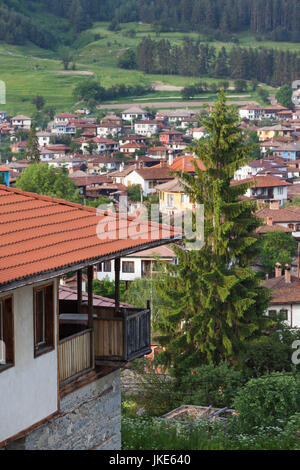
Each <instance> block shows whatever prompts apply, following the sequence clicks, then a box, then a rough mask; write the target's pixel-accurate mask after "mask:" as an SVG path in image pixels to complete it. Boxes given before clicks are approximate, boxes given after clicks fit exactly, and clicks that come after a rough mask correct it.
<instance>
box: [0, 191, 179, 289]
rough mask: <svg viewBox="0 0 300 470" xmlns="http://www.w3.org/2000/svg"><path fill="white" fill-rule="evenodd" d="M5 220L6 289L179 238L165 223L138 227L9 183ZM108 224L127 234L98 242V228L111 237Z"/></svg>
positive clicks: (2, 204) (1, 242) (0, 228)
mask: <svg viewBox="0 0 300 470" xmlns="http://www.w3.org/2000/svg"><path fill="white" fill-rule="evenodd" d="M0 222H1V223H0V266H1V269H0V287H1V285H3V284H8V283H11V282H13V281H16V280H21V279H24V278H25V279H26V278H29V277H33V276H36V275H38V274H42V273H48V272H52V273H53V272H54V273H55V272H56V271H58V270H59V269H61V270H65V272H66V271H67V270H69V271H71V270H72V267H75V266H76V265H78V264H80V263H83V264H85V265H87V264H93V263H96V262H99V261H101V258H102V259H103V258H104V257H108V256H110V257H111V258H113V257H114V256H115V255H116V254H118V255H119V256H120V255H124V254H126V253H127V254H129V253H133V252H136V251H141V250H143V249H146V248H149V247H151V246H158V245H160V244H162V243H166V242H168V241H170V240H171V238H172V237H173V236H174V235H175V234H176V233H177V234H178V232H176V231H175V230H174V228H172V227H169V232H168V233H167V234H165V233H164V232H163V227H162V226H161V225H156V224H152V223H150V222H143V221H142V222H141V221H140V227H139V229H136V227H137V225H138V223H139V222H138V221H134V220H133V219H132V218H130V217H128V218H127V217H125V216H124V217H121V218H120V217H118V215H116V214H113V213H108V212H104V211H102V212H100V214H97V212H96V209H94V208H91V207H85V206H81V205H79V204H74V203H69V202H66V201H64V200H60V199H53V198H51V197H47V196H39V195H37V194H33V193H26V192H23V191H21V190H18V189H15V188H7V187H6V186H4V185H0ZM108 223H112V224H114V223H115V224H117V225H118V226H120V229H121V230H122V229H125V230H122V231H121V235H120V231H117V235H116V236H115V233H114V231H113V232H112V231H110V232H109V233H107V234H106V235H105V237H103V236H102V239H100V238H98V236H97V233H96V230H97V227H98V229H99V233H100V234H103V233H106V232H108V228H107V224H108ZM99 224H100V227H99ZM128 228H129V229H132V230H133V232H134V229H136V232H138V234H136V235H135V238H134V236H132V237H131V238H128V235H127V229H128ZM155 229H156V231H155ZM113 230H114V229H113ZM151 230H152V233H151ZM136 232H134V233H136ZM109 237H110V238H109ZM69 268H70V269H69Z"/></svg>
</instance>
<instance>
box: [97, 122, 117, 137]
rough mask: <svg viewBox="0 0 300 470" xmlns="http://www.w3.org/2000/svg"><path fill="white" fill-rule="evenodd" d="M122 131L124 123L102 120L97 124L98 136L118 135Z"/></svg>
mask: <svg viewBox="0 0 300 470" xmlns="http://www.w3.org/2000/svg"><path fill="white" fill-rule="evenodd" d="M121 132H122V125H121V124H119V123H116V122H102V123H101V124H97V136H98V137H107V136H109V135H111V136H112V137H118V136H119V135H120V134H121Z"/></svg>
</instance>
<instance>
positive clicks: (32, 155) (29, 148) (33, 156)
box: [24, 126, 40, 163]
mask: <svg viewBox="0 0 300 470" xmlns="http://www.w3.org/2000/svg"><path fill="white" fill-rule="evenodd" d="M24 156H25V158H26V159H27V160H29V161H31V162H35V163H38V162H39V161H40V151H39V141H38V138H37V135H36V131H35V127H34V126H31V129H30V132H29V136H28V141H27V145H26V149H25V154H24Z"/></svg>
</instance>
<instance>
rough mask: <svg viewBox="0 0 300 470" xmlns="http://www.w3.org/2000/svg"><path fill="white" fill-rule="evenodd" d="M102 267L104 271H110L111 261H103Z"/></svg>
mask: <svg viewBox="0 0 300 470" xmlns="http://www.w3.org/2000/svg"><path fill="white" fill-rule="evenodd" d="M102 267H103V272H104V273H110V272H111V261H104V263H102Z"/></svg>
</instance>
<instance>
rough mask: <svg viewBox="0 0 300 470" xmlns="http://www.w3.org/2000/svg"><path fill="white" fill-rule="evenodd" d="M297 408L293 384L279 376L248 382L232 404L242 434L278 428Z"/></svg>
mask: <svg viewBox="0 0 300 470" xmlns="http://www.w3.org/2000/svg"><path fill="white" fill-rule="evenodd" d="M299 405H300V392H299V384H298V383H297V380H296V379H295V377H292V376H288V375H283V374H280V373H276V374H273V375H272V376H271V375H266V376H263V377H260V378H258V379H251V380H249V382H247V383H246V385H245V386H244V387H243V388H241V389H240V390H239V392H238V393H237V396H236V398H235V399H234V402H233V406H234V408H235V409H236V411H237V412H238V413H239V421H240V424H241V426H242V429H243V430H244V431H245V432H252V431H253V430H254V429H255V428H256V427H268V426H278V425H282V423H286V422H287V421H288V419H289V418H290V417H291V416H292V415H293V414H295V413H296V412H297V411H298V410H299Z"/></svg>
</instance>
